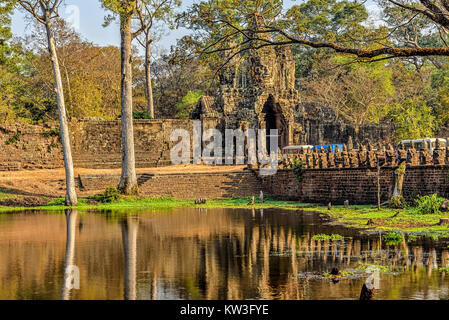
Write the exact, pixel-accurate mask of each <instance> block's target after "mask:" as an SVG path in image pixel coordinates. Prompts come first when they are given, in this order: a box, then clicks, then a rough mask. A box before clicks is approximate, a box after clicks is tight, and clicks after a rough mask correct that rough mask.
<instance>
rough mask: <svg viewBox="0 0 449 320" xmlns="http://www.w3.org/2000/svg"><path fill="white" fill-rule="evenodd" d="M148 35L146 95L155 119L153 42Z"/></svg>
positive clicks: (146, 43) (146, 46)
mask: <svg viewBox="0 0 449 320" xmlns="http://www.w3.org/2000/svg"><path fill="white" fill-rule="evenodd" d="M148 34H149V33H148ZM148 34H147V35H146V37H145V41H146V42H145V81H146V90H145V93H146V96H147V104H148V113H149V114H150V117H151V118H153V119H154V103H153V86H152V84H151V40H150V39H149V35H148Z"/></svg>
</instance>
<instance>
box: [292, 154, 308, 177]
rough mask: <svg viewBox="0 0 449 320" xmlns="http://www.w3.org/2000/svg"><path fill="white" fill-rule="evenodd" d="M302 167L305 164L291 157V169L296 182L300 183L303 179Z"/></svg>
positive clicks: (303, 171)
mask: <svg viewBox="0 0 449 320" xmlns="http://www.w3.org/2000/svg"><path fill="white" fill-rule="evenodd" d="M304 166H305V163H304V162H303V161H301V160H299V159H298V158H297V157H293V163H292V164H291V168H292V170H293V172H294V174H295V177H296V180H297V181H298V182H301V181H302V180H303V179H304V173H305V172H306V170H305V169H304Z"/></svg>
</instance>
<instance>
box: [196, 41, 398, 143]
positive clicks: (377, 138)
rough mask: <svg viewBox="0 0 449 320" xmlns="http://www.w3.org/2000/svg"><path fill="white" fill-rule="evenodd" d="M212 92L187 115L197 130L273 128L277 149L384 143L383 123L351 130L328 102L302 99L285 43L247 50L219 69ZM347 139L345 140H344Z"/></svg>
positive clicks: (388, 130)
mask: <svg viewBox="0 0 449 320" xmlns="http://www.w3.org/2000/svg"><path fill="white" fill-rule="evenodd" d="M219 79H220V80H219V89H218V92H217V93H216V95H215V96H203V97H202V98H201V99H200V101H199V102H198V105H197V107H196V108H195V109H194V110H193V112H192V113H191V119H200V120H201V121H202V124H203V130H207V129H210V128H217V129H220V130H224V129H242V130H246V129H248V128H253V129H257V128H265V129H267V134H269V129H277V130H278V139H279V147H280V148H282V147H285V146H289V145H303V144H309V145H320V144H334V143H341V144H343V143H348V142H349V141H350V140H352V141H353V142H354V143H368V142H376V143H377V142H390V140H391V137H392V133H393V130H392V128H391V126H389V125H377V124H366V125H362V126H360V127H359V128H356V126H354V124H352V123H350V122H348V121H346V120H345V119H343V118H340V117H339V116H338V115H337V113H336V112H335V110H334V109H332V108H331V107H330V106H323V105H319V104H314V103H304V102H303V101H302V99H301V95H300V94H299V92H298V90H297V89H296V88H295V61H294V59H293V55H292V51H291V48H290V46H279V47H265V48H263V49H262V50H249V54H248V55H247V56H246V57H245V58H242V59H240V60H237V59H235V58H234V59H232V60H231V61H230V62H229V64H228V65H227V66H225V68H223V69H222V71H221V73H220V77H219ZM350 137H351V138H350Z"/></svg>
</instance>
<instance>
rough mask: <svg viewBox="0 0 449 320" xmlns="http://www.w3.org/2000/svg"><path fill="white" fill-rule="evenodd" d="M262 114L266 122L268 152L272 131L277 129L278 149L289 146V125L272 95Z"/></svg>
mask: <svg viewBox="0 0 449 320" xmlns="http://www.w3.org/2000/svg"><path fill="white" fill-rule="evenodd" d="M262 114H263V115H264V117H263V120H264V122H265V129H266V135H267V137H266V139H267V140H266V143H267V151H268V152H270V138H271V135H270V130H271V129H277V130H278V134H277V135H276V137H277V139H278V147H279V148H281V149H282V148H283V147H285V146H287V145H288V125H287V121H286V119H285V117H284V115H283V113H282V109H281V107H280V106H279V104H278V103H276V101H275V99H274V97H273V96H272V95H270V96H269V97H268V99H267V101H266V102H265V104H264V106H263V109H262Z"/></svg>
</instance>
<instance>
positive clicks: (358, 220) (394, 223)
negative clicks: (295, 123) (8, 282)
mask: <svg viewBox="0 0 449 320" xmlns="http://www.w3.org/2000/svg"><path fill="white" fill-rule="evenodd" d="M10 197H12V195H10V194H2V193H1V192H0V199H5V198H10ZM95 199H96V198H95V197H87V198H79V203H78V205H77V206H75V207H73V208H74V209H77V210H80V211H87V210H93V209H96V210H117V211H122V210H129V209H133V210H172V209H177V208H210V209H212V208H243V209H248V208H254V209H263V208H279V209H288V210H304V211H311V212H317V213H320V214H324V215H328V216H330V217H331V218H332V219H333V221H332V222H331V223H335V224H344V225H346V226H348V227H356V228H364V229H367V231H368V230H373V231H374V230H377V231H385V232H387V231H394V232H406V233H414V234H421V235H427V236H431V237H434V238H439V237H444V238H449V226H444V225H439V224H438V223H439V221H440V218H443V217H445V218H449V213H444V214H416V212H415V211H414V210H412V209H411V208H408V209H390V208H382V209H381V210H380V211H378V210H377V209H376V208H373V207H372V206H370V205H353V206H350V207H349V208H345V207H344V206H333V207H332V210H328V208H327V206H326V207H324V206H319V205H314V204H308V203H298V202H295V201H281V200H276V199H271V198H267V199H265V201H264V203H257V202H256V203H255V204H254V205H249V204H248V203H249V198H245V199H224V200H208V201H207V203H206V204H198V205H197V204H195V203H194V200H189V199H176V198H169V197H166V198H142V197H121V198H120V199H117V200H114V201H112V202H104V203H103V202H98V201H95ZM64 209H68V207H66V206H64V200H63V199H62V198H58V199H53V200H51V201H49V202H48V203H47V204H46V205H42V206H33V207H20V206H17V207H5V206H0V213H2V212H3V213H14V212H18V211H23V210H46V211H61V210H64ZM368 221H370V224H369V225H368Z"/></svg>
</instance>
